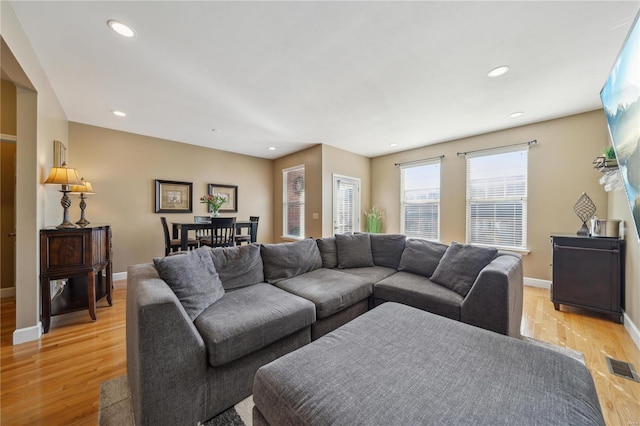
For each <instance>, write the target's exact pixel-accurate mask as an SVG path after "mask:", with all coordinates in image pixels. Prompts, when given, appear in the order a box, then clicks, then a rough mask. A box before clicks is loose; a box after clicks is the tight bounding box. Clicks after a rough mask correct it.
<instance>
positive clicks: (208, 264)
mask: <svg viewBox="0 0 640 426" xmlns="http://www.w3.org/2000/svg"><path fill="white" fill-rule="evenodd" d="M153 263H154V264H155V266H156V269H157V270H158V275H160V278H162V279H163V280H164V281H165V282H166V283H167V284H168V285H169V287H170V288H171V290H173V292H174V293H175V294H176V296H177V297H178V300H180V303H182V306H184V310H185V311H187V315H189V318H191V321H193V320H195V319H196V318H197V317H198V315H200V314H201V313H202V311H204V310H205V309H206V308H208V307H209V306H211V305H212V304H213V303H215V302H216V301H217V300H218V299H220V298H221V297H222V296H223V295H224V288H223V287H222V282H220V277H219V276H218V273H217V272H216V268H215V267H214V266H213V260H212V259H211V255H210V254H209V249H208V248H206V247H203V248H199V249H197V250H193V251H191V252H189V254H185V255H181V256H168V257H156V258H155V259H153Z"/></svg>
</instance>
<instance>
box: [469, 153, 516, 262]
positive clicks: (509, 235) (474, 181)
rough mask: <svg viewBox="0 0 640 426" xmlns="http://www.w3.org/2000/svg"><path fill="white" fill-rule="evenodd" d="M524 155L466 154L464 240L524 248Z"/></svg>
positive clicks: (472, 242) (473, 242)
mask: <svg viewBox="0 0 640 426" xmlns="http://www.w3.org/2000/svg"><path fill="white" fill-rule="evenodd" d="M527 154H528V149H527V148H525V149H522V147H519V148H516V149H513V148H511V149H508V148H507V149H501V150H496V151H492V153H491V154H486V151H485V152H484V154H476V155H473V154H467V243H469V244H480V245H489V246H494V247H505V248H512V249H522V250H526V246H527Z"/></svg>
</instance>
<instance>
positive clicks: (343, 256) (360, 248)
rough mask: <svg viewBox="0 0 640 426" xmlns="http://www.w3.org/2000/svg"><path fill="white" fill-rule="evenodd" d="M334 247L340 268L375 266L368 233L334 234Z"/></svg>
mask: <svg viewBox="0 0 640 426" xmlns="http://www.w3.org/2000/svg"><path fill="white" fill-rule="evenodd" d="M336 248H337V250H338V268H340V269H346V268H365V267H367V266H375V265H374V263H373V255H372V254H371V238H370V237H369V234H336Z"/></svg>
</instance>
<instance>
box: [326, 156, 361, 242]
mask: <svg viewBox="0 0 640 426" xmlns="http://www.w3.org/2000/svg"><path fill="white" fill-rule="evenodd" d="M334 174H338V175H343V176H349V177H353V178H358V179H360V194H361V198H360V208H361V210H368V209H369V208H370V207H371V184H370V183H371V182H370V181H371V179H370V176H371V159H370V158H368V157H363V156H361V155H358V154H354V153H352V152H349V151H345V150H343V149H339V148H335V147H332V146H329V145H323V146H322V236H323V237H326V236H330V235H333V175H334ZM360 222H361V229H360V230H364V224H363V222H362V212H360Z"/></svg>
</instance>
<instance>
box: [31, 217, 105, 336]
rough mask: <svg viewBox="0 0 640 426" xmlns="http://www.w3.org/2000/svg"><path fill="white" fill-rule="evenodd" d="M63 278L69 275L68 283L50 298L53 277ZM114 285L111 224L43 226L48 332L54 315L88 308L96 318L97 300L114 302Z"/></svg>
mask: <svg viewBox="0 0 640 426" xmlns="http://www.w3.org/2000/svg"><path fill="white" fill-rule="evenodd" d="M104 275H106V276H104ZM60 279H66V280H67V285H66V286H65V288H64V291H62V292H61V294H60V295H58V296H57V297H56V298H55V299H54V300H51V285H50V280H60ZM112 288H113V279H112V271H111V228H110V227H109V225H91V226H85V227H82V228H72V229H56V228H51V229H42V230H40V295H41V299H42V326H43V329H44V332H45V333H47V332H48V331H49V325H50V323H51V316H52V315H58V314H63V313H67V312H72V311H76V310H80V309H89V315H90V316H91V319H93V320H94V321H95V320H96V301H97V300H100V299H101V298H103V297H105V296H106V297H107V302H108V303H109V305H111V304H112V300H111V292H112Z"/></svg>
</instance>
